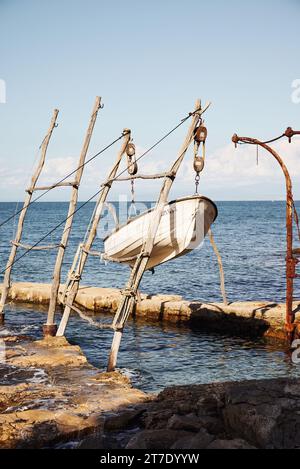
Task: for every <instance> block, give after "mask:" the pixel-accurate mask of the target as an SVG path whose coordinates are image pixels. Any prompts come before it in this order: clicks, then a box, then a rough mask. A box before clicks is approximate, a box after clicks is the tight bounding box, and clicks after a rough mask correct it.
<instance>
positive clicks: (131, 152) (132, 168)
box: [126, 143, 138, 176]
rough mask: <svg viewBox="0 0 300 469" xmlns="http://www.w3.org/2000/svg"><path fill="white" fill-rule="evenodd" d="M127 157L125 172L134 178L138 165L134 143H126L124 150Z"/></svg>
mask: <svg viewBox="0 0 300 469" xmlns="http://www.w3.org/2000/svg"><path fill="white" fill-rule="evenodd" d="M126 155H127V171H128V174H130V176H134V175H135V174H136V173H137V172H138V165H137V162H136V156H135V145H134V143H128V145H127V148H126Z"/></svg>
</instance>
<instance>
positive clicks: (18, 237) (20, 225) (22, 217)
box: [0, 109, 59, 323]
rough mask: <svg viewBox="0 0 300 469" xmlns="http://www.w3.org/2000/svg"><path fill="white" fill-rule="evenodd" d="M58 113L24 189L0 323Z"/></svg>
mask: <svg viewBox="0 0 300 469" xmlns="http://www.w3.org/2000/svg"><path fill="white" fill-rule="evenodd" d="M58 113H59V111H58V109H54V111H53V115H52V119H51V123H50V127H49V130H48V132H47V134H46V136H45V138H44V140H43V143H42V146H41V157H40V160H39V163H38V165H37V168H36V170H35V171H34V173H33V175H32V177H31V182H30V186H29V188H28V189H27V190H26V192H27V195H26V197H25V200H24V204H23V209H22V211H21V213H20V216H19V220H18V226H17V232H16V236H15V239H14V241H13V244H12V248H11V251H10V255H9V259H8V262H7V265H6V270H5V274H4V280H3V287H2V295H1V301H0V323H4V307H5V303H6V299H7V296H8V293H9V289H10V286H11V271H12V267H13V263H14V260H15V257H16V254H17V249H18V243H20V240H21V238H22V232H23V226H24V220H25V217H26V213H27V210H28V207H29V205H30V202H31V199H32V194H33V192H34V189H35V186H36V183H37V181H38V179H39V177H40V174H41V172H42V169H43V167H44V164H45V159H46V154H47V149H48V145H49V142H50V139H51V136H52V132H53V130H54V128H55V126H56V120H57V116H58Z"/></svg>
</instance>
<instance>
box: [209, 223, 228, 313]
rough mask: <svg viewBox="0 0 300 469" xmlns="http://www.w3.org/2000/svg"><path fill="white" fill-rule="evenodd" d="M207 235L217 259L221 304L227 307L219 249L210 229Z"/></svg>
mask: <svg viewBox="0 0 300 469" xmlns="http://www.w3.org/2000/svg"><path fill="white" fill-rule="evenodd" d="M208 235H209V240H210V243H211V245H212V247H213V250H214V252H215V254H216V256H217V259H218V265H219V272H220V288H221V293H222V297H223V303H224V305H225V306H227V305H228V300H227V296H226V289H225V277H224V269H223V263H222V257H221V254H220V252H219V249H218V247H217V245H216V242H215V240H214V237H213V234H212V231H211V229H209V230H208Z"/></svg>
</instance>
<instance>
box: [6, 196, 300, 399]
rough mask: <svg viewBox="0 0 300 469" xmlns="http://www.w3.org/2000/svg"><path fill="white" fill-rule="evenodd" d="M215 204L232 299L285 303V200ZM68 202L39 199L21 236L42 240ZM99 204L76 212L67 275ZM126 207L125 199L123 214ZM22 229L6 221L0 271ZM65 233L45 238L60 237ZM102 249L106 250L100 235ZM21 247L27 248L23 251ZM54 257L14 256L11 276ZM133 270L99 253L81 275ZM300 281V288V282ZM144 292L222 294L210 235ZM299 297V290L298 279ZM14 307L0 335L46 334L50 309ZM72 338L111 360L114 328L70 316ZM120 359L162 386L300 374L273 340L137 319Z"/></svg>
mask: <svg viewBox="0 0 300 469" xmlns="http://www.w3.org/2000/svg"><path fill="white" fill-rule="evenodd" d="M217 205H218V209H219V217H218V219H217V221H216V223H215V225H214V226H213V232H214V235H215V239H216V242H217V244H218V247H219V249H220V251H221V254H222V258H223V263H224V269H225V275H226V289H227V294H228V297H229V300H230V301H236V300H241V301H247V300H268V301H283V300H284V294H285V285H284V283H285V277H284V268H285V265H284V264H285V261H284V258H285V204H284V203H283V202H219V203H217ZM298 205H300V204H298ZM17 208H20V204H19V205H18V206H17V204H16V203H0V223H1V222H2V221H3V220H5V219H6V218H7V217H8V216H10V215H12V214H14V213H15V212H16V209H17ZM67 208H68V204H66V203H62V202H61V203H55V202H53V203H47V202H45V203H36V204H34V205H33V206H32V207H30V209H29V211H28V216H27V220H26V224H25V229H24V237H23V242H24V243H25V244H33V243H35V242H36V241H38V240H39V238H41V237H42V236H43V235H44V234H46V233H47V232H48V231H50V230H51V228H53V227H54V226H55V225H56V224H58V223H59V222H61V221H62V220H63V219H64V217H65V216H66V212H67ZM93 208H94V204H93V203H89V204H88V205H86V206H85V207H84V208H82V210H80V211H79V212H78V214H77V215H76V219H75V223H74V226H73V231H72V236H71V240H70V244H69V249H68V250H67V253H66V257H65V262H64V265H63V278H65V275H66V272H67V271H68V269H69V268H70V264H71V262H72V258H73V255H74V252H75V250H76V247H77V245H78V243H79V242H80V241H81V240H82V238H83V236H84V233H85V229H86V225H87V223H88V221H89V219H90V216H91V214H92V211H93ZM117 209H118V206H117ZM299 209H300V206H299ZM125 212H126V210H124V208H122V207H121V208H120V219H121V220H124V217H125ZM103 226H104V228H105V227H106V226H107V227H108V228H110V227H111V220H110V219H109V217H105V218H104V220H103ZM15 228H16V220H15V221H14V220H12V221H11V222H10V223H9V224H7V225H5V226H3V227H0V260H1V270H3V269H4V268H5V264H6V261H7V257H8V254H9V249H10V247H9V243H8V242H9V240H10V239H13V236H14V235H13V233H14V230H15ZM61 231H62V229H61V230H58V231H57V233H55V234H54V235H52V236H50V237H49V238H48V239H47V240H45V241H44V244H49V243H50V244H52V243H56V242H58V241H59V239H60V234H61ZM100 234H102V233H100ZM94 247H95V249H97V250H101V249H102V247H103V243H102V240H101V238H100V237H99V238H97V241H96V243H95V246H94ZM22 252H23V251H21V250H19V254H18V255H21V254H22ZM54 259H55V251H53V252H52V251H47V252H43V251H36V252H31V253H30V254H28V255H27V256H25V257H24V258H23V259H21V260H20V261H19V262H18V263H17V264H16V266H15V268H14V271H13V280H14V281H37V282H50V279H51V276H52V268H53V264H54ZM127 276H128V268H127V267H124V266H120V265H117V264H107V265H105V264H104V263H101V262H100V261H99V259H98V258H92V257H90V259H89V261H88V263H87V266H86V270H85V274H84V277H83V281H82V283H83V284H85V285H98V286H103V287H117V288H122V287H123V285H124V283H125V281H126V279H127ZM2 278H3V275H2V276H1V280H2ZM298 285H299V287H300V282H299V283H298ZM141 290H142V291H145V292H147V293H165V294H178V295H182V296H184V297H185V298H187V299H190V300H205V301H220V299H221V298H220V292H219V276H218V266H217V262H216V259H215V257H214V253H213V251H212V248H211V246H210V244H209V241H207V240H206V241H205V243H204V246H203V247H202V249H199V250H196V251H193V252H192V253H190V254H188V255H186V256H184V257H181V258H179V259H177V260H175V261H172V262H170V263H166V264H165V265H162V266H160V267H158V268H156V273H155V275H152V274H151V273H146V274H145V276H144V279H143V282H142V285H141ZM295 296H296V297H298V298H299V296H300V291H299V288H298V287H297V285H296V291H295ZM6 311H7V323H6V326H5V328H4V329H2V331H1V330H0V334H5V333H7V332H8V330H14V331H16V332H20V331H22V332H26V333H27V334H31V335H33V336H34V337H39V336H40V326H41V324H42V323H43V322H44V320H45V311H44V310H43V309H35V310H32V309H28V307H26V308H25V307H22V306H17V307H15V306H12V305H8V307H7V310H6ZM67 337H68V339H69V340H70V341H72V343H77V344H79V345H80V346H81V347H82V349H83V350H84V351H85V353H86V354H87V356H88V358H89V360H90V361H91V362H92V363H93V364H95V365H97V366H99V367H100V368H104V367H105V365H106V359H107V354H108V350H109V347H110V342H111V333H110V332H109V331H105V330H102V331H101V330H98V329H94V328H93V327H91V326H90V325H88V324H87V323H86V322H84V321H82V320H81V319H79V318H77V317H76V316H72V319H71V321H70V326H69V328H68V329H67ZM118 365H119V367H120V368H122V369H123V370H124V372H126V373H128V374H129V375H130V376H131V377H132V379H133V381H134V384H135V385H137V386H139V387H141V388H143V389H145V390H158V389H160V388H162V387H165V386H167V385H171V384H184V383H192V382H199V383H205V382H212V381H224V380H237V379H245V378H261V377H274V376H286V375H290V376H296V375H300V366H295V365H292V364H291V363H290V360H289V358H288V356H286V355H285V352H284V350H280V349H278V348H275V347H274V346H270V345H267V344H265V343H264V341H263V340H258V341H250V340H247V339H241V338H233V337H226V336H222V335H216V334H207V333H204V332H203V331H201V330H191V329H189V328H187V327H171V326H167V325H161V324H153V323H152V324H146V323H143V322H140V321H133V320H131V321H130V322H129V323H128V326H127V329H126V333H125V334H124V339H123V342H122V347H121V351H120V357H119V362H118Z"/></svg>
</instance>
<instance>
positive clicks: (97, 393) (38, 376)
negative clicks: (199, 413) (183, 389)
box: [0, 336, 149, 448]
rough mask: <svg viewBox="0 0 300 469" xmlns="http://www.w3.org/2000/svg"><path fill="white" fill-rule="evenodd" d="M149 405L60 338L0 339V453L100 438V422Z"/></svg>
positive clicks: (122, 380)
mask: <svg viewBox="0 0 300 469" xmlns="http://www.w3.org/2000/svg"><path fill="white" fill-rule="evenodd" d="M147 400H149V396H147V395H146V394H145V393H143V392H142V391H139V390H137V389H133V388H132V387H131V385H130V381H129V379H128V378H126V377H125V376H123V375H122V374H120V373H101V372H100V370H98V369H97V368H94V367H92V366H91V365H89V364H88V362H87V360H86V358H85V356H84V355H83V354H82V352H81V350H80V348H79V347H77V346H72V345H70V344H68V342H67V341H66V339H64V338H49V339H47V340H42V341H37V342H32V341H30V340H29V339H27V338H26V337H24V336H6V337H1V363H0V448H46V447H54V446H55V445H57V444H63V443H66V444H67V443H69V442H70V441H72V440H75V441H79V440H80V439H82V438H84V437H85V436H86V435H89V434H91V433H93V434H97V433H99V434H102V431H103V424H104V416H107V415H109V414H110V413H112V412H113V413H115V412H119V411H120V409H122V408H123V407H124V408H126V409H128V408H130V407H131V406H132V405H136V404H138V403H141V402H146V401H147Z"/></svg>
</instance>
